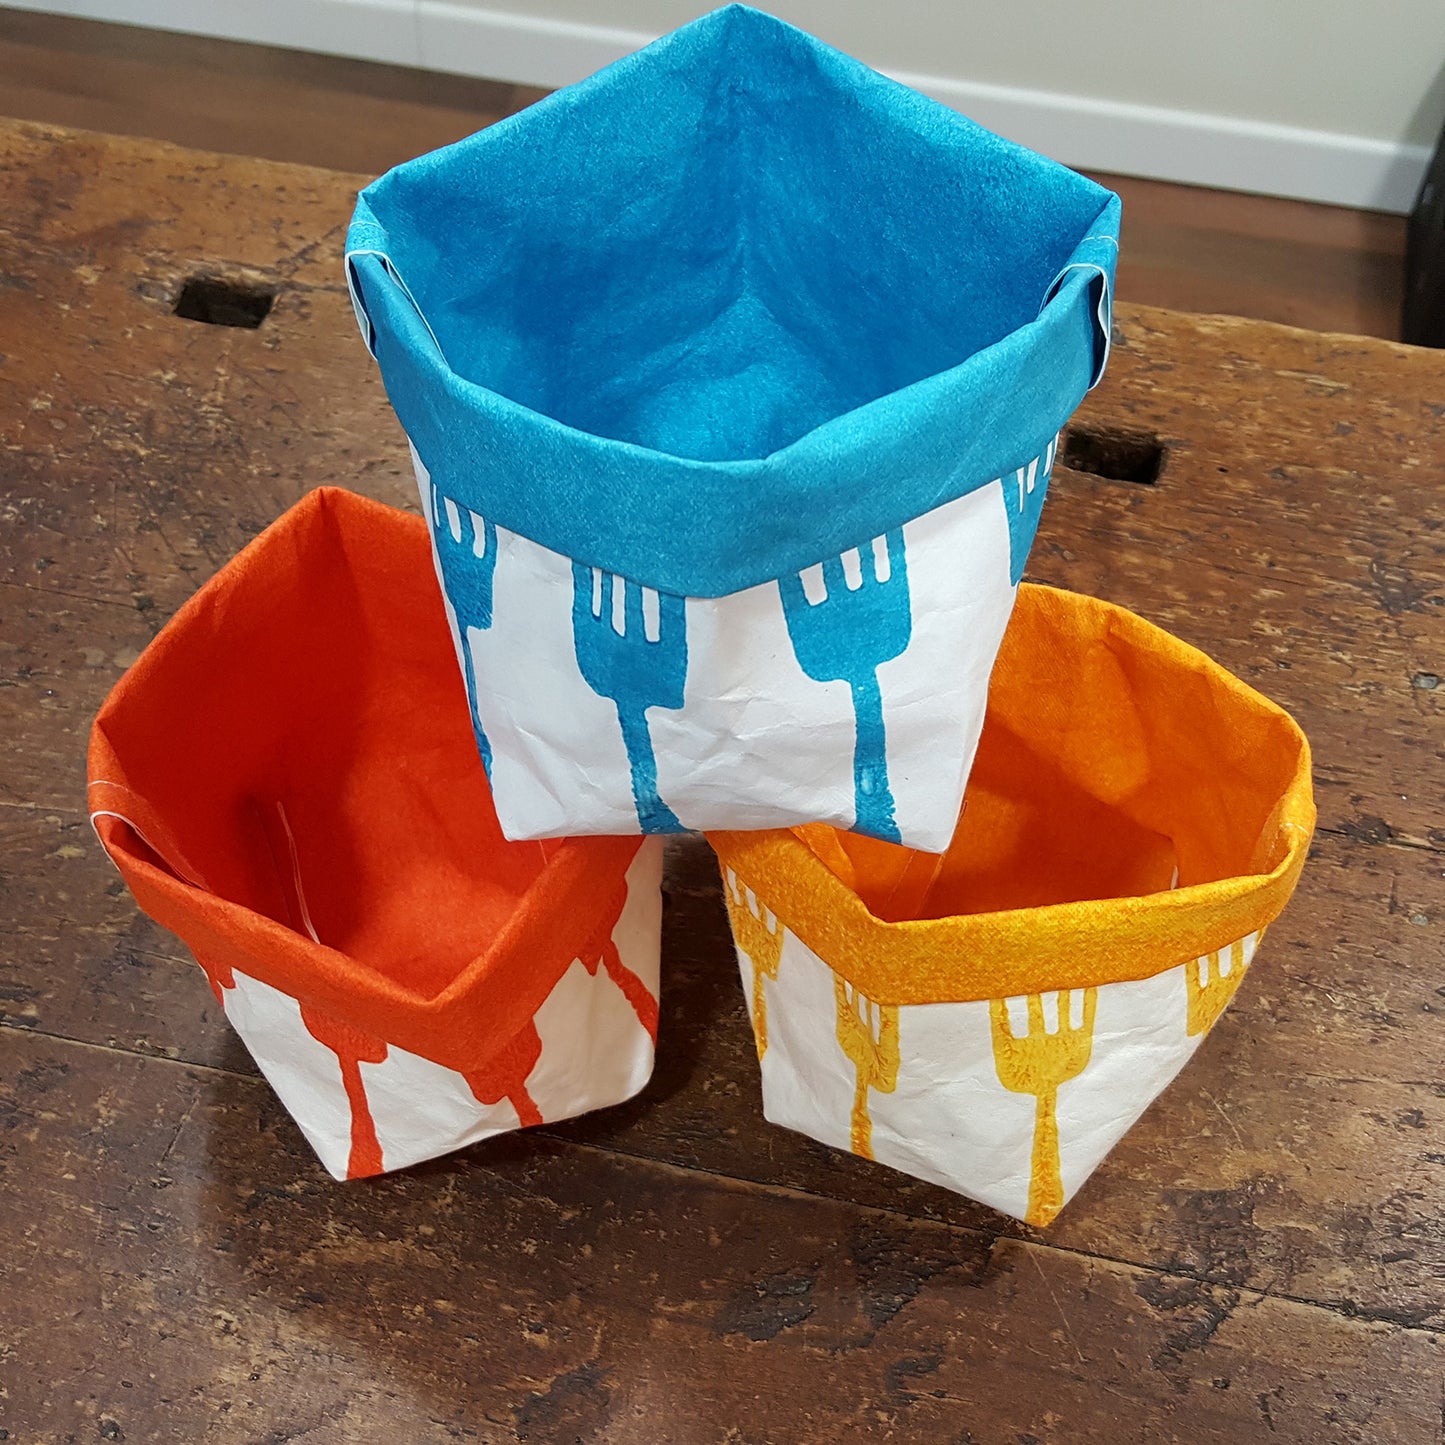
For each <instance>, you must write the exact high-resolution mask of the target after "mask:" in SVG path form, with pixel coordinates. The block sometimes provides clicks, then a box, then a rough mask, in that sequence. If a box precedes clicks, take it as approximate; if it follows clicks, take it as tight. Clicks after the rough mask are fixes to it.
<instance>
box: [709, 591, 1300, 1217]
mask: <svg viewBox="0 0 1445 1445" xmlns="http://www.w3.org/2000/svg"><path fill="white" fill-rule="evenodd" d="M1061 679H1067V686H1061V685H1060V680H1061ZM1314 818H1315V811H1314V803H1313V800H1312V792H1311V781H1310V753H1309V745H1308V743H1307V742H1306V741H1305V738H1304V736H1303V734H1302V733H1301V732H1300V730H1299V729H1298V727H1296V725H1295V724H1294V722H1293V721H1292V720H1291V719H1290V718H1289V716H1288V715H1287V714H1286V713H1284V712H1283V711H1281V710H1280V709H1279V708H1278V707H1276V706H1275V705H1274V704H1273V703H1271V702H1269V701H1268V700H1267V699H1265V698H1263V697H1261V696H1260V695H1259V694H1258V693H1256V692H1254V691H1253V690H1252V689H1250V688H1249V687H1247V686H1245V684H1243V683H1242V682H1240V681H1238V680H1237V679H1235V678H1233V677H1231V676H1230V675H1229V674H1228V673H1227V672H1225V671H1224V670H1223V669H1222V668H1220V667H1219V666H1217V665H1216V664H1215V663H1213V662H1211V661H1210V660H1209V659H1208V658H1207V657H1205V656H1204V655H1203V654H1202V653H1200V652H1197V651H1195V650H1194V649H1193V648H1191V647H1188V646H1186V645H1185V644H1184V643H1182V642H1180V641H1178V640H1177V639H1175V638H1173V637H1171V636H1169V634H1167V633H1165V632H1163V631H1161V630H1160V629H1159V628H1157V627H1154V626H1152V625H1150V624H1149V623H1147V622H1144V621H1142V620H1141V619H1140V618H1138V617H1135V616H1133V615H1132V614H1131V613H1128V612H1125V611H1124V610H1122V609H1121V608H1118V607H1114V606H1111V605H1110V604H1108V603H1105V602H1099V601H1095V600H1092V599H1089V598H1085V597H1079V596H1074V595H1072V594H1070V593H1065V592H1058V591H1054V590H1052V589H1049V588H1042V587H1031V586H1027V585H1026V586H1025V587H1024V588H1023V590H1022V592H1021V595H1020V598H1019V604H1018V607H1017V608H1016V609H1015V611H1014V616H1013V621H1012V623H1011V625H1010V628H1009V631H1008V634H1007V636H1006V637H1005V639H1004V643H1003V647H1002V650H1001V652H1000V654H999V661H998V666H997V667H996V668H995V670H994V676H993V685H992V688H991V691H990V696H989V713H988V721H987V722H986V724H985V726H984V730H983V737H982V741H981V743H980V745H979V751H978V758H977V761H976V763H975V765H974V770H973V776H972V780H971V782H970V785H969V791H968V794H967V797H966V800H965V805H964V811H963V814H962V816H961V818H960V819H959V823H958V829H957V832H956V833H955V835H954V838H953V841H952V844H951V845H950V847H949V849H948V851H947V852H946V853H945V854H944V855H943V856H942V857H933V856H929V855H924V854H919V853H913V852H910V851H909V850H907V849H903V848H899V847H896V846H894V845H890V844H887V843H880V842H876V841H874V840H871V839H868V838H862V837H858V836H856V835H849V834H841V833H838V832H835V831H834V830H833V829H831V828H827V827H820V826H809V827H804V828H800V829H796V830H783V829H779V830H772V831H769V832H762V833H751V834H749V833H738V832H728V833H714V834H710V835H709V838H710V841H711V842H712V844H713V846H714V848H715V849H716V851H717V854H718V858H719V860H720V862H721V864H722V869H723V879H724V887H725V891H726V894H727V904H728V912H729V916H730V918H731V921H732V927H733V933H734V939H735V941H736V943H737V948H738V960H739V964H740V967H741V969H742V975H743V985H744V989H745V991H746V993H747V995H748V997H749V1001H750V1004H751V1008H752V1013H753V1023H754V1030H755V1034H756V1038H757V1045H758V1053H759V1057H760V1060H761V1070H762V1087H763V1108H764V1112H765V1113H766V1115H767V1117H768V1118H769V1119H770V1120H772V1121H773V1122H775V1123H778V1124H784V1125H786V1126H788V1127H789V1128H792V1129H797V1130H800V1131H801V1132H803V1133H805V1134H809V1135H811V1136H812V1137H814V1138H815V1139H819V1140H821V1141H823V1142H824V1143H826V1144H830V1145H833V1146H835V1147H837V1148H840V1149H851V1150H852V1151H853V1152H854V1153H856V1154H861V1155H864V1156H866V1157H869V1158H873V1159H877V1160H879V1161H881V1162H882V1163H885V1164H890V1165H892V1166H894V1167H895V1168H897V1169H901V1170H904V1171H905V1172H906V1173H909V1174H913V1175H916V1176H918V1177H919V1178H922V1179H927V1180H931V1181H933V1182H935V1183H938V1184H942V1185H945V1186H947V1187H948V1188H950V1189H955V1190H958V1191H959V1192H961V1193H963V1194H967V1195H969V1196H971V1197H973V1198H975V1199H978V1200H981V1201H982V1202H983V1203H985V1204H989V1205H992V1206H993V1207H994V1208H996V1209H999V1210H1002V1211H1003V1212H1004V1213H1006V1214H1012V1215H1015V1216H1017V1217H1020V1218H1023V1219H1026V1220H1028V1221H1029V1222H1030V1223H1032V1224H1047V1223H1048V1222H1049V1221H1050V1220H1051V1219H1052V1218H1053V1217H1054V1215H1055V1214H1057V1213H1058V1211H1059V1209H1060V1208H1061V1207H1062V1205H1063V1204H1064V1203H1065V1201H1066V1200H1068V1199H1069V1198H1070V1197H1071V1196H1072V1195H1073V1194H1074V1193H1075V1191H1076V1190H1077V1189H1078V1188H1079V1186H1080V1185H1081V1184H1082V1183H1083V1182H1084V1180H1085V1179H1087V1178H1088V1176H1089V1174H1090V1173H1091V1172H1092V1171H1093V1169H1094V1168H1095V1166H1096V1165H1097V1164H1098V1163H1099V1162H1100V1160H1101V1159H1103V1157H1104V1155H1105V1154H1107V1153H1108V1151H1109V1150H1110V1149H1111V1148H1112V1147H1113V1146H1114V1144H1115V1143H1116V1142H1117V1141H1118V1140H1119V1138H1120V1137H1121V1136H1122V1135H1123V1134H1124V1132H1125V1130H1127V1129H1128V1128H1129V1126H1130V1125H1131V1124H1132V1123H1133V1122H1134V1120H1135V1119H1137V1118H1138V1117H1139V1115H1140V1114H1141V1113H1142V1112H1143V1111H1144V1109H1145V1108H1146V1107H1147V1106H1148V1105H1149V1103H1150V1102H1151V1101H1152V1100H1153V1099H1154V1098H1155V1097H1156V1096H1157V1095H1158V1094H1159V1093H1160V1091H1161V1090H1162V1089H1163V1088H1164V1087H1165V1085H1166V1084H1168V1082H1169V1081H1170V1079H1172V1078H1173V1077H1174V1075H1175V1074H1176V1073H1177V1072H1178V1071H1179V1069H1180V1068H1181V1067H1182V1066H1183V1065H1184V1063H1185V1062H1186V1061H1187V1060H1188V1059H1189V1057H1190V1055H1191V1054H1192V1053H1193V1052H1194V1050H1195V1049H1196V1048H1197V1047H1198V1045H1199V1043H1200V1041H1201V1040H1202V1039H1203V1037H1204V1035H1205V1034H1206V1033H1207V1032H1208V1031H1209V1029H1210V1028H1211V1027H1212V1025H1213V1024H1214V1022H1215V1020H1216V1019H1217V1018H1218V1017H1219V1015H1220V1013H1221V1012H1222V1010H1223V1009H1224V1007H1225V1005H1226V1004H1227V1003H1228V1002H1229V1000H1230V999H1231V998H1232V997H1233V995H1234V992H1235V990H1236V989H1237V988H1238V986H1239V983H1240V980H1241V979H1242V978H1243V976H1244V974H1245V972H1246V970H1247V969H1248V967H1249V965H1250V962H1251V960H1252V959H1253V957H1254V953H1255V948H1256V946H1257V944H1258V943H1259V940H1260V937H1261V936H1262V934H1263V932H1264V929H1265V927H1266V925H1267V924H1269V923H1270V921H1271V920H1272V919H1274V918H1275V917H1276V916H1277V915H1278V914H1279V912H1280V910H1281V909H1282V908H1283V907H1284V905H1285V903H1286V902H1287V900H1288V899H1289V896H1290V893H1291V892H1292V891H1293V889H1294V885H1295V882H1296V880H1297V879H1298V877H1299V873H1300V869H1301V868H1302V867H1303V864H1304V859H1305V854H1306V851H1307V849H1308V846H1309V840H1310V835H1311V833H1312V831H1313V828H1314Z"/></svg>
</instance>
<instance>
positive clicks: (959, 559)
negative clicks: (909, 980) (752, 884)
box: [347, 5, 1119, 851]
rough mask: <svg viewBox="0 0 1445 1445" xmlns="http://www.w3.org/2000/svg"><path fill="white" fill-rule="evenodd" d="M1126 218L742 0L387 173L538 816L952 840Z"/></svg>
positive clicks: (473, 682) (387, 318) (415, 438)
mask: <svg viewBox="0 0 1445 1445" xmlns="http://www.w3.org/2000/svg"><path fill="white" fill-rule="evenodd" d="M1118 221H1119V208H1118V201H1117V198H1116V197H1114V196H1113V195H1112V194H1111V193H1110V192H1108V191H1106V190H1104V189H1102V188H1101V187H1099V186H1096V185H1094V184H1093V183H1092V182H1090V181H1087V180H1085V179H1084V178H1083V177H1081V176H1079V175H1076V174H1075V173H1073V172H1072V171H1069V170H1066V169H1065V168H1063V167H1062V166H1059V165H1056V164H1054V163H1053V162H1051V161H1048V160H1046V159H1044V158H1042V157H1040V156H1037V155H1034V154H1032V153H1030V152H1029V151H1026V150H1024V149H1022V148H1021V147H1019V146H1016V145H1013V144H1011V143H1009V142H1007V141H1004V140H1001V139H1000V138H998V137H997V136H994V135H991V134H989V133H988V132H986V131H984V130H982V129H980V128H979V127H978V126H976V125H974V124H973V123H972V122H970V121H968V120H966V119H965V118H963V117H962V116H960V115H958V114H957V113H956V112H954V111H952V110H950V109H948V108H947V107H945V106H942V105H939V104H937V103H936V102H934V101H931V100H928V99H926V98H925V97H923V96H921V95H919V94H917V93H916V92H914V91H912V90H909V89H907V88H906V87H904V86H902V85H898V84H896V83H895V82H893V81H890V80H887V79H885V78H884V77H882V76H880V75H878V74H876V73H875V72H873V71H871V70H869V69H867V68H866V67H865V66H863V65H860V64H858V63H857V62H855V61H853V60H850V59H848V58H847V57H846V56H844V55H841V54H839V53H838V52H836V51H834V50H831V49H829V48H828V47H827V46H825V45H822V44H820V43H819V42H817V41H816V40H813V39H812V38H811V37H809V36H807V35H805V34H803V33H802V32H800V31H798V30H795V29H793V28H791V27H790V26H788V25H785V24H783V23H782V22H780V21H777V20H774V19H772V18H771V17H769V16H766V15H763V14H760V13H759V12H757V11H754V10H750V9H747V8H746V7H743V6H736V5H735V6H729V7H728V8H726V9H724V10H720V11H717V12H715V13H714V14H712V15H709V16H706V17H704V18H703V19H701V20H699V21H696V22H695V23H693V24H691V25H688V26H685V27H684V28H683V29H681V30H679V31H677V32H675V33H674V34H673V35H671V36H668V37H666V38H664V39H663V40H661V41H658V42H657V43H656V44H654V45H651V46H649V47H648V48H647V49H645V50H643V51H640V52H639V53H638V54H636V55H633V56H631V57H629V58H627V59H625V60H623V61H620V62H619V63H618V64H616V65H614V66H611V67H609V68H608V69H606V70H604V71H602V72H600V73H599V74H598V75H596V76H594V77H592V78H591V79H590V80H587V81H584V82H583V83H582V84H580V85H577V86H573V87H571V88H569V89H566V90H563V91H560V92H558V93H556V94H555V95H553V96H551V97H549V98H548V99H546V100H543V101H541V102H540V103H538V104H537V105H534V106H532V107H530V108H529V109H527V110H525V111H523V112H521V113H520V114H518V115H516V116H514V117H512V118H510V119H508V120H504V121H502V122H500V123H499V124H497V125H494V126H492V127H490V128H489V129H487V130H486V131H484V132H482V133H481V134H479V135H477V136H474V137H472V138H471V139H469V140H466V141H463V142H461V143H460V144H458V145H455V146H451V147H448V148H447V149H445V150H441V151H438V152H436V153H435V154H432V155H428V156H423V157H421V158H420V159H418V160H415V161H411V162H409V163H407V164H405V165H403V166H401V167H399V168H397V169H396V170H394V171H392V172H390V173H389V174H387V175H386V176H383V177H382V178H381V179H380V180H379V181H377V182H375V183H374V184H373V185H371V186H368V187H367V189H366V190H365V191H364V192H362V194H361V197H360V199H359V201H358V204H357V208H356V214H355V217H354V219H353V222H352V225H351V229H350V233H349V235H348V239H347V268H348V280H349V283H350V285H351V287H352V296H353V300H354V302H355V305H356V309H357V316H358V319H359V321H360V322H361V326H362V331H363V335H364V336H365V338H366V341H367V344H368V346H369V347H370V348H371V350H372V353H373V355H374V356H375V357H376V359H377V361H378V363H379V366H380V370H381V374H382V377H383V379H384V381H385V383H386V387H387V391H388V393H389V395H390V397H391V400H392V404H393V406H394V407H395V409H396V412H397V414H398V416H399V418H400V420H401V423H402V425H403V427H404V429H405V431H406V433H407V436H408V437H409V439H410V443H411V446H412V452H413V460H414V463H415V466H416V471H417V477H418V482H419V485H420V488H421V495H422V500H423V505H424V507H425V508H426V510H427V514H428V516H429V518H430V519H431V520H432V522H433V535H434V538H435V543H436V550H437V563H438V567H439V571H440V574H441V579H442V584H443V587H444V589H445V591H446V594H447V597H448V599H449V612H450V616H451V620H452V625H453V628H454V629H455V630H456V632H457V636H458V640H459V646H460V648H461V652H462V665H463V668H464V670H465V672H466V676H467V681H468V690H469V693H470V696H471V701H472V706H473V712H474V718H475V725H476V729H477V734H478V743H479V746H480V748H481V749H482V752H483V756H484V757H485V758H486V759H487V762H488V766H489V769H490V773H491V778H492V785H493V791H494V795H495V798H496V803H497V810H498V814H499V816H500V818H501V821H502V827H503V830H504V832H505V833H506V834H507V835H508V836H509V837H515V838H531V837H545V836H548V835H552V834H556V833H563V832H566V833H623V832H635V831H637V830H639V829H641V830H642V831H644V832H649V833H655V832H668V831H672V830H675V829H677V828H679V827H690V828H759V827H771V826H778V825H782V824H792V823H798V822H805V821H816V820H819V819H822V820H825V821H829V822H832V823H835V824H837V825H838V826H840V827H856V828H857V829H859V830H860V831H863V832H865V833H869V834H871V835H873V836H876V837H879V838H884V839H894V840H902V841H904V842H906V843H908V844H910V845H912V846H917V847H920V848H927V849H932V850H935V851H936V850H940V849H942V848H944V847H945V846H946V845H947V843H948V839H949V837H950V835H951V833H952V831H953V824H954V820H955V819H956V818H957V815H958V808H959V802H960V799H961V798H962V795H963V788H964V783H965V779H966V776H967V773H968V769H969V765H970V761H971V759H972V755H973V751H974V748H975V745H976V742H977V736H978V730H979V727H980V726H981V723H982V719H983V711H984V704H985V697H986V692H987V680H988V674H989V669H990V667H991V665H992V663H993V658H994V654H995V651H996V649H997V646H998V641H999V638H1000V637H1001V636H1002V633H1003V630H1004V626H1005V624H1006V622H1007V619H1008V615H1009V611H1010V608H1011V607H1012V604H1013V598H1014V593H1015V588H1016V585H1017V583H1018V580H1019V577H1020V575H1021V573H1022V570H1023V567H1024V560H1025V558H1026V556H1027V554H1028V550H1029V547H1030V544H1031V543H1032V540H1033V537H1034V532H1035V528H1036V526H1037V523H1038V518H1039V509H1040V507H1041V506H1042V504H1043V500H1044V494H1045V491H1046V488H1047V485H1048V479H1049V472H1050V467H1051V465H1052V463H1053V459H1054V455H1055V449H1056V444H1057V437H1058V433H1059V429H1060V427H1061V426H1062V425H1063V424H1064V422H1065V421H1066V419H1067V418H1068V417H1069V415H1070V414H1071V413H1072V411H1073V410H1074V408H1075V407H1076V406H1077V405H1078V403H1079V401H1080V399H1081V398H1082V397H1083V395H1084V393H1085V392H1086V390H1087V389H1088V388H1089V387H1090V386H1091V385H1092V384H1093V383H1094V382H1096V381H1097V380H1098V378H1099V375H1100V373H1101V370H1102V368H1103V365H1104V362H1105V358H1106V354H1107V348H1108V335H1109V304H1110V303H1109V294H1110V286H1111V281H1112V276H1113V271H1114V263H1115V256H1116V251H1117V234H1118Z"/></svg>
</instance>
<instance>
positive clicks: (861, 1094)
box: [833, 973, 899, 1159]
mask: <svg viewBox="0 0 1445 1445" xmlns="http://www.w3.org/2000/svg"><path fill="white" fill-rule="evenodd" d="M833 1002H834V1004H835V1006H836V1007H837V1011H838V1047H839V1048H841V1049H842V1050H843V1054H844V1056H845V1057H846V1058H847V1059H848V1061H849V1063H851V1064H852V1065H853V1069H854V1073H855V1075H856V1077H857V1083H856V1084H855V1086H854V1091H853V1120H852V1127H851V1129H850V1130H849V1147H850V1148H851V1149H852V1150H853V1152H854V1153H855V1154H859V1155H861V1156H862V1157H863V1158H864V1159H871V1158H872V1157H873V1120H872V1119H871V1118H870V1117H869V1114H868V1090H869V1089H877V1090H878V1092H879V1093H880V1094H891V1093H892V1092H893V1090H894V1089H895V1088H897V1087H898V1063H899V1054H898V1009H897V1007H896V1006H895V1005H893V1004H879V1003H874V1002H873V1000H872V999H870V998H866V997H865V996H864V995H863V994H861V993H859V992H858V990H857V989H856V988H854V987H853V985H852V984H851V983H848V982H847V981H846V980H845V979H841V978H839V977H838V975H837V974H836V973H835V974H834V975H833Z"/></svg>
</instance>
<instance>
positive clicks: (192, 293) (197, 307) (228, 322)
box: [175, 276, 276, 331]
mask: <svg viewBox="0 0 1445 1445" xmlns="http://www.w3.org/2000/svg"><path fill="white" fill-rule="evenodd" d="M275 299H276V290H275V288H274V287H272V286H263V285H258V284H256V283H255V282H252V281H233V280H229V279H228V278H226V277H225V276H189V277H187V278H186V283H185V285H184V286H182V287H181V293H180V295H179V296H177V297H176V306H175V314H176V315H177V316H184V317H185V319H186V320H187V321H204V322H205V323H206V325H207V326H241V327H244V328H245V329H246V330H248V331H254V330H255V329H256V328H257V327H258V326H259V325H260V324H261V323H262V322H263V321H264V320H265V319H266V318H267V316H269V315H270V314H271V303H272V302H273V301H274V300H275Z"/></svg>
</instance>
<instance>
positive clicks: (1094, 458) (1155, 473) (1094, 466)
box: [1061, 427, 1169, 487]
mask: <svg viewBox="0 0 1445 1445" xmlns="http://www.w3.org/2000/svg"><path fill="white" fill-rule="evenodd" d="M1168 454H1169V449H1168V448H1167V447H1166V446H1165V445H1164V443H1163V442H1161V441H1160V440H1159V438H1158V437H1157V436H1155V435H1154V434H1153V432H1144V431H1127V430H1125V429H1124V428H1122V427H1070V428H1069V430H1068V432H1067V433H1066V434H1065V436H1064V454H1063V457H1062V458H1061V460H1062V462H1063V464H1064V466H1066V467H1068V468H1070V469H1071V470H1073V471H1076V472H1088V473H1089V474H1090V476H1095V477H1105V478H1107V479H1108V480H1109V481H1111V482H1135V483H1137V484H1138V485H1140V486H1145V487H1152V486H1153V485H1154V483H1155V482H1157V481H1158V480H1159V473H1160V472H1162V471H1163V470H1164V459H1165V457H1166V456H1168Z"/></svg>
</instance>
